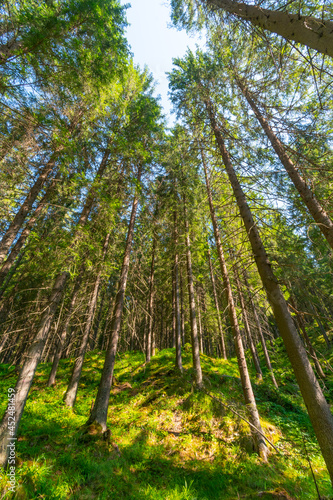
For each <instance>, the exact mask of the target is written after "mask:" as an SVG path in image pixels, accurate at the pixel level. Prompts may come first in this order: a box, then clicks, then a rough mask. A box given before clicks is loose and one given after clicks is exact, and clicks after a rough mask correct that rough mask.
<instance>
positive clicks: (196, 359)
mask: <svg viewBox="0 0 333 500" xmlns="http://www.w3.org/2000/svg"><path fill="white" fill-rule="evenodd" d="M183 201H184V216H185V244H186V261H187V284H188V295H189V306H190V321H191V337H192V359H193V368H194V373H195V383H196V385H197V387H198V388H201V387H202V371H201V364H200V351H199V339H198V327H197V318H196V313H195V296H194V284H193V273H192V256H191V243H190V236H189V225H188V220H187V210H186V198H185V195H184V197H183Z"/></svg>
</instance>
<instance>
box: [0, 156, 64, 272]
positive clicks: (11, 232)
mask: <svg viewBox="0 0 333 500" xmlns="http://www.w3.org/2000/svg"><path fill="white" fill-rule="evenodd" d="M57 155H58V153H57V152H56V153H53V155H52V156H51V158H50V160H49V161H48V162H47V164H46V165H45V167H44V168H43V169H42V170H41V172H40V174H39V176H38V178H37V180H36V181H35V183H34V185H33V186H32V188H31V189H30V191H29V193H28V195H27V197H26V199H25V200H24V202H23V204H22V205H21V207H20V209H19V211H18V212H17V214H16V215H15V217H14V220H13V221H12V222H11V224H10V225H9V228H8V229H7V231H6V233H5V234H4V236H3V237H2V240H1V242H0V264H1V263H2V262H3V260H4V258H5V257H6V255H7V253H8V250H9V248H10V246H11V244H12V243H13V241H14V240H15V238H16V236H17V234H18V232H19V230H20V229H21V227H22V225H23V223H24V221H25V218H26V216H27V215H28V213H29V211H30V210H31V207H32V205H33V203H34V201H35V200H36V198H37V196H38V194H39V192H40V190H41V189H42V187H43V185H44V182H45V181H46V179H47V177H48V176H49V174H50V173H51V172H52V170H53V168H54V165H55V158H56V157H57Z"/></svg>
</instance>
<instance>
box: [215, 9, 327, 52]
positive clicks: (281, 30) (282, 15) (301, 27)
mask: <svg viewBox="0 0 333 500" xmlns="http://www.w3.org/2000/svg"><path fill="white" fill-rule="evenodd" d="M208 4H210V5H214V6H216V7H219V8H221V9H223V10H225V11H227V12H229V13H230V14H233V15H235V16H237V17H240V18H241V19H244V20H246V21H250V23H252V24H253V25H254V26H259V27H260V28H263V29H264V30H268V31H271V32H272V33H276V34H278V35H281V36H282V37H283V38H285V39H286V40H293V41H294V42H298V43H301V44H303V45H306V46H307V47H310V48H312V49H314V50H316V51H317V52H321V53H322V54H327V55H329V56H331V57H333V23H332V22H331V21H324V20H323V19H317V18H315V17H311V16H301V15H299V14H289V13H288V12H283V11H282V10H270V9H263V8H262V7H260V6H257V5H249V4H246V3H242V2H237V1H236V0H208Z"/></svg>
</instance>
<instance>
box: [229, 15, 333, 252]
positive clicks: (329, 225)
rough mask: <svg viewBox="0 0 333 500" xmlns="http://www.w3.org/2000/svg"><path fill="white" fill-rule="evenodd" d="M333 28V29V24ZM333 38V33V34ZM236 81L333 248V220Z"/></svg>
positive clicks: (245, 90) (266, 121) (255, 106)
mask: <svg viewBox="0 0 333 500" xmlns="http://www.w3.org/2000/svg"><path fill="white" fill-rule="evenodd" d="M332 27H333V23H332ZM332 36H333V32H332ZM332 44H333V39H332ZM235 80H236V82H237V84H238V86H239V88H240V89H241V91H242V92H243V94H244V96H245V98H246V100H247V102H248V103H249V104H250V106H251V108H252V110H253V112H254V114H255V115H256V117H257V119H258V121H259V122H260V124H261V126H262V128H263V130H264V132H265V133H266V135H267V137H268V139H269V141H270V143H271V144H272V146H273V149H274V151H275V152H276V154H277V155H278V157H279V158H280V161H281V163H282V165H283V166H284V168H285V169H286V172H287V174H288V176H289V178H290V179H291V181H292V182H293V184H294V186H295V188H296V189H297V191H298V193H299V194H300V196H301V198H302V200H303V201H304V203H305V205H306V206H307V208H308V210H309V212H310V214H311V215H312V217H313V219H314V220H315V222H316V223H317V225H318V228H319V229H320V231H321V232H322V233H323V235H324V237H325V238H326V240H327V242H328V244H329V245H330V246H331V247H332V248H333V221H332V219H331V218H330V217H329V215H328V213H327V212H326V211H325V210H324V208H323V207H322V206H321V204H320V203H319V201H318V200H317V198H316V197H315V195H314V193H313V191H312V190H311V189H310V187H308V186H307V183H306V181H305V180H304V179H303V177H302V176H301V175H300V173H299V172H298V170H297V168H296V167H295V165H294V164H293V162H292V160H291V159H290V158H289V156H288V154H287V153H286V150H285V148H284V146H283V144H282V142H281V141H280V140H279V138H278V137H277V136H276V135H275V134H274V132H273V130H272V128H271V126H270V125H269V123H268V120H267V119H266V118H265V117H264V116H263V115H262V113H261V112H260V110H259V108H258V106H257V104H256V102H255V98H254V96H253V95H252V94H251V93H250V91H249V90H248V89H247V87H246V86H245V85H244V83H243V82H241V81H240V80H239V79H238V78H237V77H235Z"/></svg>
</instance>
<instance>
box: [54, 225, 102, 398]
mask: <svg viewBox="0 0 333 500" xmlns="http://www.w3.org/2000/svg"><path fill="white" fill-rule="evenodd" d="M109 239H110V233H108V234H107V235H106V237H105V241H104V246H103V254H102V261H101V265H100V269H99V271H98V274H97V277H96V281H95V286H94V289H93V292H92V294H91V298H90V302H89V308H88V316H87V321H86V325H85V328H84V332H83V337H82V340H81V344H80V348H79V352H78V353H77V355H76V359H75V363H74V366H73V371H72V375H71V378H70V381H69V384H68V387H67V391H66V394H65V397H64V402H65V404H66V405H67V406H69V407H70V408H73V406H74V405H75V400H76V395H77V390H78V387H79V382H80V378H81V373H82V367H83V362H84V357H85V354H86V350H87V346H88V340H89V333H90V327H91V324H92V322H93V319H94V313H95V309H96V303H97V298H98V291H99V285H100V282H101V276H102V266H103V262H104V260H105V256H106V253H107V250H108V246H109Z"/></svg>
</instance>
